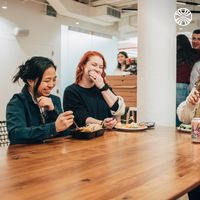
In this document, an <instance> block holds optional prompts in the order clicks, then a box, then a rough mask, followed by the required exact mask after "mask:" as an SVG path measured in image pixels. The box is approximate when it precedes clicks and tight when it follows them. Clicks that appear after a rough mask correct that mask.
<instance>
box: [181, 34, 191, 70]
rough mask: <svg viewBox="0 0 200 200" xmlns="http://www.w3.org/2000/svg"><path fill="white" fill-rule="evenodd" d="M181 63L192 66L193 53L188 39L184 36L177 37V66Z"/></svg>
mask: <svg viewBox="0 0 200 200" xmlns="http://www.w3.org/2000/svg"><path fill="white" fill-rule="evenodd" d="M181 63H185V64H187V65H188V66H190V67H192V66H193V64H194V51H193V49H192V46H191V43H190V41H189V39H188V37H187V36H186V35H184V34H180V35H177V66H179V65H180V64H181Z"/></svg>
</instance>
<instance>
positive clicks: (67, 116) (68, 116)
mask: <svg viewBox="0 0 200 200" xmlns="http://www.w3.org/2000/svg"><path fill="white" fill-rule="evenodd" d="M73 120H74V115H73V112H72V111H66V112H64V113H61V114H60V115H59V116H58V118H57V119H56V122H55V127H56V132H60V131H64V130H66V129H67V128H69V127H70V126H71V125H72V124H73Z"/></svg>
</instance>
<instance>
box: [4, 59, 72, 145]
mask: <svg viewBox="0 0 200 200" xmlns="http://www.w3.org/2000/svg"><path fill="white" fill-rule="evenodd" d="M18 68H19V70H18V72H17V74H16V75H15V76H14V77H13V82H14V83H15V82H16V81H18V80H19V79H22V80H23V82H24V83H25V85H24V87H23V89H22V91H21V93H18V94H14V96H13V97H12V98H11V100H10V101H9V103H8V104H7V108H6V120H7V128H8V136H9V139H10V144H27V143H42V142H43V140H44V139H47V138H51V137H54V136H58V135H59V136H60V135H65V134H67V133H66V132H65V130H66V129H67V128H68V127H70V126H71V125H72V123H73V118H74V116H73V114H72V111H67V112H64V113H62V109H61V102H60V98H59V97H57V96H55V95H52V94H50V93H51V91H52V89H53V88H54V87H55V84H56V66H55V65H54V63H53V61H51V60H49V59H48V58H44V57H32V58H31V59H30V60H27V61H26V63H25V64H22V65H20V66H19V67H18ZM63 131H64V132H63Z"/></svg>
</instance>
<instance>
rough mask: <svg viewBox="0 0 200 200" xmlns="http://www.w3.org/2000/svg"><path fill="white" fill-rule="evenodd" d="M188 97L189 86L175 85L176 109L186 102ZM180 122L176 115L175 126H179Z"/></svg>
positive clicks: (183, 84)
mask: <svg viewBox="0 0 200 200" xmlns="http://www.w3.org/2000/svg"><path fill="white" fill-rule="evenodd" d="M188 95H189V85H188V84H187V83H176V108H177V107H178V105H179V104H180V103H181V102H183V101H185V100H186V97H187V96H188ZM180 124H181V122H180V121H179V119H178V116H177V114H176V126H179V125H180Z"/></svg>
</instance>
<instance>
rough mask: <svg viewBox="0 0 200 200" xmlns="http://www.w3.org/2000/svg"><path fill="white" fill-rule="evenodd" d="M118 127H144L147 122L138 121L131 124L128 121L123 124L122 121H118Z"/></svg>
mask: <svg viewBox="0 0 200 200" xmlns="http://www.w3.org/2000/svg"><path fill="white" fill-rule="evenodd" d="M115 127H116V128H142V127H145V124H138V123H135V122H131V123H130V124H129V123H127V124H123V123H121V122H118V123H117V124H116V125H115Z"/></svg>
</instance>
